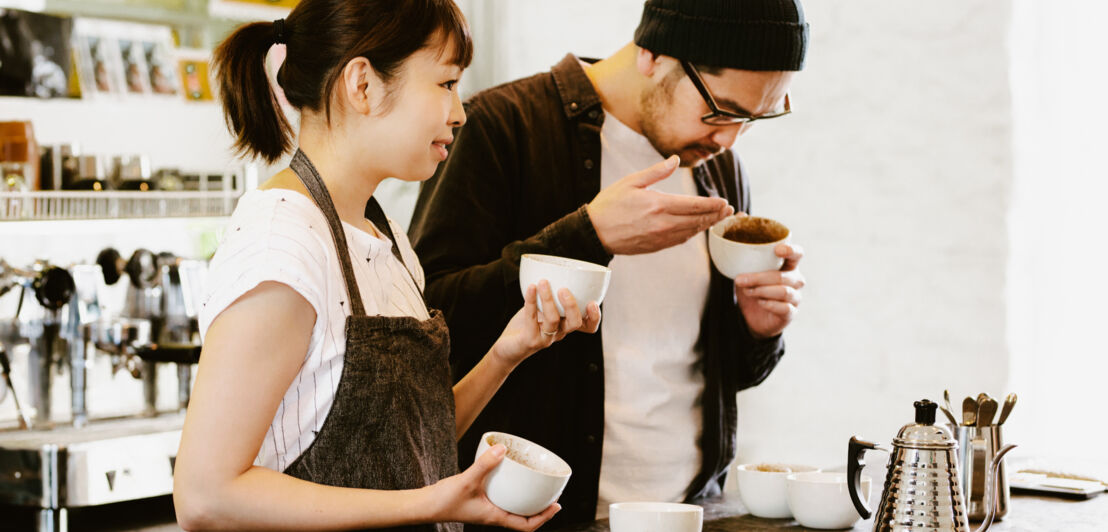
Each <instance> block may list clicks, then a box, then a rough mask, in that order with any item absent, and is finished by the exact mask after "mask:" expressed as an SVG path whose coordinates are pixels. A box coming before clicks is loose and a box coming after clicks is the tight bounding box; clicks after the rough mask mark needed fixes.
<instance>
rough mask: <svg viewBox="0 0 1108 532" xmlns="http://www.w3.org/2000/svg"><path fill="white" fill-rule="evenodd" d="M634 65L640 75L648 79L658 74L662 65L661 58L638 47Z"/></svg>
mask: <svg viewBox="0 0 1108 532" xmlns="http://www.w3.org/2000/svg"><path fill="white" fill-rule="evenodd" d="M635 64H636V66H637V67H638V68H639V73H640V74H642V75H644V76H646V77H648V78H650V77H654V74H655V73H658V72H659V68H660V67H661V65H662V56H661V55H659V54H656V53H654V52H651V51H650V50H647V49H646V48H642V47H640V48H639V54H638V55H637V56H636V57H635Z"/></svg>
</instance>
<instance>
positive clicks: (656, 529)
mask: <svg viewBox="0 0 1108 532" xmlns="http://www.w3.org/2000/svg"><path fill="white" fill-rule="evenodd" d="M703 523H704V508H701V507H699V506H697V505H695V504H680V503H675V502H617V503H614V504H611V505H609V506H608V526H609V528H610V529H611V530H612V532H700V529H701V527H702V526H703Z"/></svg>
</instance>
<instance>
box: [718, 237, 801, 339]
mask: <svg viewBox="0 0 1108 532" xmlns="http://www.w3.org/2000/svg"><path fill="white" fill-rule="evenodd" d="M773 251H774V253H776V254H777V256H778V257H782V258H784V259H785V264H784V265H782V266H781V269H780V270H779V271H771V272H759V273H747V274H743V275H740V276H738V277H735V297H737V298H738V300H739V310H740V311H742V313H743V317H744V318H746V325H747V327H748V328H749V329H750V334H751V335H752V336H754V337H755V338H772V337H774V336H777V335H779V334H781V332H782V331H784V330H785V327H787V326H788V325H789V323H791V322H792V321H793V317H794V316H795V315H796V311H797V307H798V306H799V305H800V299H801V294H800V290H801V289H802V288H804V276H803V275H801V273H800V271H799V270H797V266H798V265H799V264H800V259H802V258H804V250H802V249H801V248H800V246H793V245H789V244H778V246H777V247H776V248H774V250H773Z"/></svg>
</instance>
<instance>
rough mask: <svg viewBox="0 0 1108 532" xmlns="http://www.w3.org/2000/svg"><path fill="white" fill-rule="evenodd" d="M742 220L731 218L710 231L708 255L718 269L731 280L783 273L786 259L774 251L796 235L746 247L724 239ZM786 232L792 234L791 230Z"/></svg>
mask: <svg viewBox="0 0 1108 532" xmlns="http://www.w3.org/2000/svg"><path fill="white" fill-rule="evenodd" d="M738 218H739V217H738V215H732V216H728V217H727V218H724V219H723V220H720V221H719V222H717V223H716V224H715V225H713V226H712V228H711V229H709V230H708V254H709V255H711V257H712V263H713V264H715V265H716V269H718V270H719V271H720V273H722V274H723V275H726V276H727V277H730V278H731V279H734V278H735V277H736V276H738V275H741V274H744V273H757V272H768V271H774V270H780V269H781V266H782V265H783V264H784V263H785V259H783V258H781V257H778V256H777V254H776V253H775V252H774V249H775V248H776V247H777V245H778V244H787V243H788V242H789V240H790V239H791V238H792V233H791V232H790V233H788V234H786V235H785V237H784V238H782V239H779V240H777V241H775V242H769V243H766V244H746V243H743V242H735V241H734V240H728V239H726V238H724V237H723V234H724V233H725V232H727V229H728V228H730V227H731V226H732V225H733V224H735V223H738ZM749 218H754V217H749ZM777 223H779V222H777ZM782 227H784V226H782ZM785 230H786V231H788V229H787V228H786V229H785Z"/></svg>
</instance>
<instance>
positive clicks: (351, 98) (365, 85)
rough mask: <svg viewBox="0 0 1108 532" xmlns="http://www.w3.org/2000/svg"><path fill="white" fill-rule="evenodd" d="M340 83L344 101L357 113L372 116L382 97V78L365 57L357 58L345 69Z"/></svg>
mask: <svg viewBox="0 0 1108 532" xmlns="http://www.w3.org/2000/svg"><path fill="white" fill-rule="evenodd" d="M340 82H341V85H342V91H341V92H342V96H343V100H345V101H346V104H347V105H349V106H350V110H351V111H353V112H355V113H359V114H363V115H368V114H370V112H372V111H373V108H374V107H376V104H377V102H379V101H380V98H381V97H382V90H383V88H384V85H383V84H382V83H381V78H380V77H378V76H377V71H376V70H374V69H373V65H371V64H370V63H369V60H368V59H366V58H364V57H355V58H354V59H351V60H350V62H349V63H347V64H346V66H345V67H343V69H342V78H341V79H340Z"/></svg>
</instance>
